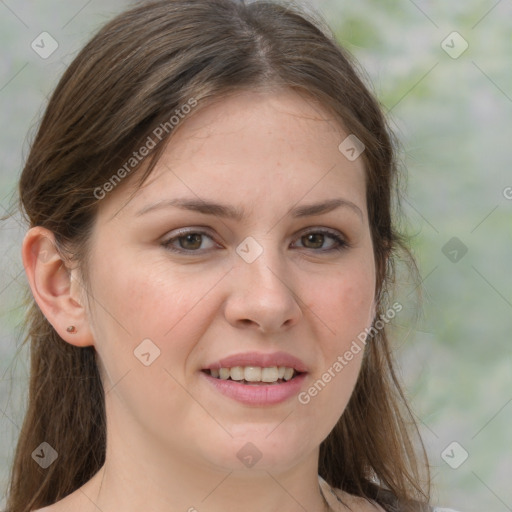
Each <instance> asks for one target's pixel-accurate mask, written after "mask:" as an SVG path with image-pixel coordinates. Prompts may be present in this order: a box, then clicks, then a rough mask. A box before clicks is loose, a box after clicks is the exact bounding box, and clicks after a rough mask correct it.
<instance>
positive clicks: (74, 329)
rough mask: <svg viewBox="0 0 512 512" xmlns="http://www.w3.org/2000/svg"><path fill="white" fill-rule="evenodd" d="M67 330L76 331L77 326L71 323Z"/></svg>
mask: <svg viewBox="0 0 512 512" xmlns="http://www.w3.org/2000/svg"><path fill="white" fill-rule="evenodd" d="M66 331H68V332H71V333H75V332H76V327H75V326H74V325H70V326H69V327H67V328H66Z"/></svg>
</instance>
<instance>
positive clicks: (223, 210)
mask: <svg viewBox="0 0 512 512" xmlns="http://www.w3.org/2000/svg"><path fill="white" fill-rule="evenodd" d="M172 207H175V208H181V209H182V210H189V211H194V212H199V213H203V214H206V215H215V216H218V217H223V218H228V219H234V220H237V221H242V220H244V219H245V218H246V213H245V211H244V210H243V209H242V208H236V207H234V206H230V205H226V204H220V203H214V202H210V201H204V200H198V199H188V198H178V199H171V200H164V201H158V202H157V203H153V204H150V205H148V206H145V207H144V208H142V209H141V210H139V211H138V212H137V213H136V214H135V215H136V216H141V215H145V214H146V213H149V212H152V211H155V210H160V209H163V208H172ZM341 207H344V208H349V209H350V210H352V211H353V212H355V213H357V215H358V216H359V217H361V220H363V212H362V211H361V209H360V208H359V207H358V206H357V205H356V204H354V203H353V202H351V201H348V200H346V199H342V198H335V199H328V200H326V201H322V202H320V203H313V204H308V205H303V206H296V207H295V208H292V209H291V210H290V211H289V212H288V213H290V214H291V215H292V217H294V218H301V217H312V216H314V215H322V214H324V213H329V212H331V211H333V210H336V209H337V208H341Z"/></svg>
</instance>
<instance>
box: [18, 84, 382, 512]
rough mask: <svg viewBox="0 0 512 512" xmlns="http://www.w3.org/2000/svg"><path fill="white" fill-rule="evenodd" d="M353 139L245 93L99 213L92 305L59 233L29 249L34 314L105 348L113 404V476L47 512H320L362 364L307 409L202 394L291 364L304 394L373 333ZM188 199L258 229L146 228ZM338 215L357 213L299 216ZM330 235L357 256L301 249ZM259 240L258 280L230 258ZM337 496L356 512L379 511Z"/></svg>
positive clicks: (31, 238) (186, 132) (324, 245)
mask: <svg viewBox="0 0 512 512" xmlns="http://www.w3.org/2000/svg"><path fill="white" fill-rule="evenodd" d="M347 135H348V134H347V133H345V132H344V131H343V129H342V128H341V127H340V126H339V124H337V123H335V122H334V119H333V118H332V116H331V115H329V113H328V112H326V111H325V110H323V109H322V108H321V107H320V106H319V105H318V104H315V103H313V102H312V101H311V100H309V99H306V98H305V97H304V96H300V95H298V94H297V93H294V92H292V91H290V90H281V91H273V92H270V91H267V92H256V91H252V92H242V93H238V94H236V95H231V96H229V97H227V98H224V99H222V100H220V101H217V102H214V103H212V104H210V105H208V106H207V107H206V108H204V109H202V110H200V111H199V112H197V113H194V115H192V116H190V117H189V118H188V119H186V120H185V121H183V122H182V124H181V125H180V126H179V129H178V130H177V131H176V132H175V133H174V135H173V138H172V139H171V143H170V144H169V145H168V147H167V148H166V151H165V153H164V155H163V157H162V158H161V160H160V161H159V163H158V164H157V167H156V168H155V170H154V171H153V173H152V175H151V176H150V178H149V179H148V180H147V181H146V182H145V183H144V185H143V186H142V187H141V188H139V189H138V190H137V189H136V188H135V187H136V185H135V181H134V180H133V177H129V178H127V179H126V180H125V182H124V183H122V184H121V185H120V186H118V187H117V188H116V189H115V190H113V191H112V192H110V193H109V194H108V195H107V197H106V198H104V199H103V200H101V201H100V204H99V211H98V215H97V217H96V222H95V226H94V230H93V233H92V236H91V239H90V241H89V244H90V249H91V252H90V259H89V263H88V269H89V280H88V287H89V292H88V293H86V292H85V288H84V286H83V284H82V281H81V279H82V278H81V277H80V274H79V269H78V268H72V265H71V264H70V263H69V262H68V261H66V260H65V258H63V257H62V256H60V255H59V254H58V253H57V252H56V251H55V248H54V245H53V243H52V240H53V235H52V233H51V232H49V231H47V230H45V229H43V228H41V227H36V228H32V229H31V230H30V231H29V232H28V233H27V236H26V237H25V240H24V244H23V261H24V265H25V269H26V272H27V277H28V280H29V283H30V286H31V288H32V292H33V294H34V297H35V299H36V301H37V302H38V304H39V306H40V307H41V309H42V311H43V312H44V314H45V315H46V317H47V318H48V320H49V321H50V322H51V323H52V325H53V326H54V327H55V329H56V330H57V331H58V332H59V334H60V335H61V337H62V338H63V339H64V340H66V341H67V342H69V343H71V344H73V345H77V346H88V345H94V347H95V349H96V350H97V352H98V356H99V362H100V369H101V371H102V378H103V383H104V387H105V389H106V411H107V436H108V440H107V455H106V463H105V465H104V466H103V468H102V469H101V470H100V471H99V472H98V473H97V474H96V475H95V476H94V477H93V478H92V479H91V480H90V481H89V482H87V483H86V484H85V485H84V486H83V487H82V488H81V489H79V490H77V491H76V492H74V493H72V494H71V495H69V496H68V497H66V498H64V499H63V500H61V501H60V502H58V503H57V504H55V505H52V506H50V507H46V508H44V509H42V510H44V511H53V512H59V511H61V510H62V511H63V510H74V511H78V512H92V511H97V510H98V509H101V510H102V511H103V512H113V511H115V510H124V511H125V512H131V511H140V510H151V511H153V512H164V511H165V512H168V511H190V510H194V509H197V510H200V511H201V512H220V511H226V510H233V509H234V507H235V506H237V505H238V506H237V508H239V505H240V504H243V507H242V508H243V510H244V511H245V512H261V511H262V510H268V511H280V512H298V511H299V510H300V511H303V510H307V511H322V510H324V502H323V499H322V497H321V494H320V491H319V487H318V479H317V474H318V453H319V446H320V443H321V442H322V441H323V440H324V439H325V437H326V436H327V435H328V434H329V432H330V431H331V430H332V428H333V427H334V425H335V424H336V422H337V420H338V419H339V417H340V416H341V415H342V413H343V411H344V409H345V407H346V405H347V402H348V400H349V398H350V395H351V393H352V391H353V389H354V386H355V383H356V379H357V376H358V373H359V370H360V365H361V359H362V355H363V351H361V352H359V353H358V354H356V355H355V356H354V358H353V359H352V361H350V363H349V364H348V365H347V366H345V367H344V368H343V370H342V371H341V372H339V373H337V374H336V377H335V378H333V379H332V380H331V382H329V383H328V384H327V385H326V386H325V388H324V389H323V390H322V391H321V392H320V393H318V395H317V396H316V397H314V398H312V399H311V401H310V402H309V403H308V404H307V405H303V404H301V403H300V402H299V401H298V400H297V397H296V396H294V397H292V398H290V399H288V400H286V401H285V402H283V403H280V404H277V405H272V406H251V405H243V404H240V403H239V402H237V401H234V400H232V399H231V398H229V397H226V396H224V395H222V394H220V393H219V392H218V391H216V390H215V389H213V388H212V386H210V385H208V383H205V381H204V378H203V376H202V375H201V373H200V370H201V369H202V368H204V367H205V366H207V365H208V363H212V362H215V361H217V360H218V359H220V358H222V357H226V356H229V355H232V354H236V353H240V352H246V351H256V352H265V353H268V352H274V351H285V352H288V353H291V354H293V355H295V356H296V357H299V358H300V359H301V360H302V361H304V362H305V364H306V365H307V367H308V375H307V376H306V380H305V382H304V385H303V388H302V389H301V391H305V390H307V389H308V388H309V387H310V386H311V385H312V384H313V383H314V382H315V381H317V380H318V379H319V378H320V377H321V375H322V374H323V373H324V372H325V371H326V370H327V369H328V368H330V367H332V365H333V363H334V362H335V361H336V360H337V357H338V356H340V355H343V354H344V353H345V352H346V351H347V350H348V349H349V348H350V346H351V344H352V342H353V341H354V340H356V339H357V335H358V334H359V333H361V332H362V331H363V330H364V328H365V327H369V326H370V325H371V322H372V319H373V315H374V290H375V264H374V258H373V247H372V241H371V237H370V226H369V223H368V216H367V208H366V193H365V170H364V164H363V162H362V159H361V158H358V159H356V160H355V161H349V160H348V159H347V158H345V156H344V155H343V154H342V153H341V152H340V151H339V150H338V146H339V144H340V143H341V142H342V141H343V140H344V139H345V137H346V136H347ZM134 192H136V193H135V196H134V197H132V199H131V200H130V197H131V196H132V195H133V193H134ZM178 197H188V198H192V199H198V198H200V199H202V200H208V201H215V202H219V203H225V204H229V205H232V206H234V207H239V208H243V209H244V210H245V211H246V214H247V217H246V218H245V219H244V220H241V221H239V220H234V219H228V218H221V217H219V216H215V215H207V214H203V213H198V212H193V211H185V210H181V209H178V208H176V207H174V208H172V207H169V208H157V209H154V210H152V211H148V212H147V213H145V214H143V215H137V212H139V211H140V210H142V209H144V208H146V207H148V206H149V205H152V204H155V203H158V202H161V201H168V200H170V199H173V198H178ZM333 198H343V199H344V200H346V201H349V202H351V203H352V204H353V205H354V206H353V207H347V206H342V207H339V208H337V209H335V210H333V211H331V212H329V213H325V214H322V215H315V216H309V217H305V218H293V217H292V216H291V215H290V214H288V211H289V210H290V209H291V208H292V207H295V206H303V205H306V204H311V203H317V202H321V201H325V200H328V199H333ZM179 228H193V229H191V231H192V232H196V233H197V231H198V230H200V231H205V232H206V233H207V235H208V236H203V237H202V238H200V239H199V241H197V240H192V241H190V240H189V241H188V242H187V239H186V238H183V235H182V234H181V236H182V238H181V239H179V238H175V237H176V236H178V235H177V233H176V231H177V230H178V229H179ZM199 228H201V229H199ZM323 228H328V229H330V230H332V231H334V232H335V233H337V234H338V235H339V236H341V237H343V238H344V240H345V241H346V242H347V243H348V244H349V246H348V247H346V248H344V249H343V250H341V251H335V250H331V251H330V252H328V251H326V249H330V248H333V247H336V242H335V240H334V239H332V238H330V237H329V236H325V237H324V238H322V236H321V235H318V234H317V236H316V237H313V239H308V238H307V237H306V236H305V235H306V234H307V233H308V232H315V233H317V231H318V229H323ZM249 236H250V237H253V238H254V239H255V240H256V241H257V243H258V244H259V245H260V246H261V248H262V250H263V252H262V254H261V255H260V256H259V257H258V258H257V259H256V260H255V261H253V262H252V263H247V262H246V261H244V259H242V258H241V257H240V256H239V255H238V254H237V252H236V248H237V247H238V246H239V244H240V243H241V242H242V241H243V240H244V239H246V238H247V237H249ZM210 237H211V238H210ZM171 238H173V239H174V241H173V245H172V246H173V247H175V248H180V247H181V248H182V249H183V248H188V249H189V250H191V251H196V252H193V253H189V254H177V253H175V252H172V251H170V250H169V248H167V247H165V246H164V245H163V243H164V242H166V241H168V240H169V239H171ZM180 241H181V244H182V245H180ZM183 250H185V249H183ZM322 251H324V252H322ZM66 266H67V267H68V269H69V270H66V268H65V267H66ZM69 325H75V326H76V328H77V332H76V333H75V334H70V333H68V332H67V331H66V327H67V326H69ZM147 338H149V339H150V340H151V341H152V342H153V343H154V344H155V345H157V346H158V348H159V350H160V356H159V357H158V358H156V359H155V360H154V362H152V364H151V365H149V366H145V365H143V364H142V363H141V362H140V360H139V359H137V358H136V357H135V356H134V350H135V349H136V347H137V346H138V345H139V344H140V343H141V341H142V340H144V339H147ZM249 442H250V443H252V444H253V445H255V446H256V447H257V449H258V450H259V452H260V453H261V455H262V457H261V459H260V460H259V461H258V462H257V464H256V465H254V466H253V467H252V468H247V467H245V466H244V464H243V463H242V462H241V461H240V460H239V459H238V457H237V452H238V451H239V450H240V449H241V448H242V447H244V446H245V445H246V443H249ZM56 463H58V459H57V461H56ZM341 496H343V497H344V499H345V501H346V502H347V504H349V505H350V506H352V508H353V510H359V511H365V510H382V509H380V508H376V507H374V506H373V505H370V504H368V503H367V502H365V501H364V500H362V499H358V498H355V497H351V496H348V495H346V494H345V493H341ZM192 507H193V508H192ZM340 510H341V509H340ZM343 510H345V509H344V508H343Z"/></svg>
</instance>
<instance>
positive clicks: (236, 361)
mask: <svg viewBox="0 0 512 512" xmlns="http://www.w3.org/2000/svg"><path fill="white" fill-rule="evenodd" d="M235 366H258V367H260V368H271V367H272V366H286V367H288V368H294V369H295V370H296V371H297V372H306V371H307V367H306V365H305V364H304V362H302V361H301V360H300V359H299V358H297V357H295V356H292V355H291V354H288V353H286V352H272V353H268V354H265V353H262V352H245V353H243V354H234V355H232V356H228V357H225V358H223V359H220V360H218V361H216V362H214V363H212V364H209V365H208V366H206V367H205V368H203V370H211V369H217V370H218V369H220V368H234V367H235Z"/></svg>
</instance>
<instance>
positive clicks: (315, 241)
mask: <svg viewBox="0 0 512 512" xmlns="http://www.w3.org/2000/svg"><path fill="white" fill-rule="evenodd" d="M205 238H206V239H208V240H211V243H210V245H209V247H202V245H203V242H204V239H205ZM329 239H330V240H331V241H332V242H331V244H330V246H329V247H327V248H325V247H324V248H322V247H323V246H324V244H325V242H326V240H329ZM299 240H300V241H301V243H302V244H304V247H305V248H306V249H311V250H313V251H315V252H320V253H327V252H332V251H342V250H344V249H346V248H347V247H349V244H348V242H347V241H346V240H344V238H343V237H342V236H340V235H339V234H337V233H336V232H332V231H327V230H325V229H317V230H314V231H313V230H312V231H309V232H308V233H306V234H303V235H302V236H301V237H300V238H299ZM215 245H216V244H215V242H214V241H213V238H212V237H211V236H210V235H209V234H208V233H206V232H205V231H201V230H192V229H191V230H188V231H181V232H178V233H177V234H176V235H175V236H173V237H171V238H169V239H167V240H166V241H164V242H162V246H163V247H165V248H166V249H167V250H169V251H172V252H176V253H181V254H187V253H189V254H191V253H194V252H195V253H199V254H200V253H201V252H203V250H208V249H212V248H213V247H215ZM201 249H203V250H201Z"/></svg>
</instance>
